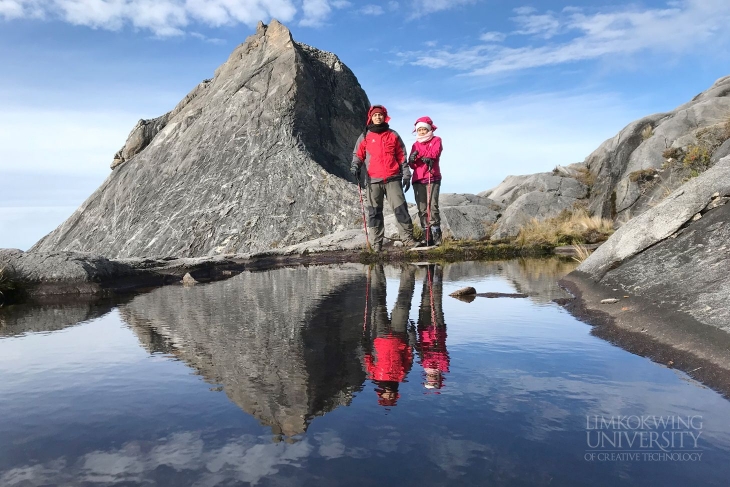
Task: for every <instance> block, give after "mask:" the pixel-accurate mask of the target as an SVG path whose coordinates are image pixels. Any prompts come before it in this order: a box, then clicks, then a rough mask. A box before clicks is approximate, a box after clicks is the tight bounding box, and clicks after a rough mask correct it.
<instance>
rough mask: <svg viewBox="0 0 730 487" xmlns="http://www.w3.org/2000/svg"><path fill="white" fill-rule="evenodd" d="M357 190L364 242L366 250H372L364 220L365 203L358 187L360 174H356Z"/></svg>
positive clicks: (366, 224)
mask: <svg viewBox="0 0 730 487" xmlns="http://www.w3.org/2000/svg"><path fill="white" fill-rule="evenodd" d="M357 191H358V192H359V193H360V210H361V211H362V226H363V228H364V229H365V244H366V245H367V249H368V250H372V247H370V236H369V235H368V223H367V220H365V204H364V203H363V202H362V188H361V187H360V175H359V174H358V176H357Z"/></svg>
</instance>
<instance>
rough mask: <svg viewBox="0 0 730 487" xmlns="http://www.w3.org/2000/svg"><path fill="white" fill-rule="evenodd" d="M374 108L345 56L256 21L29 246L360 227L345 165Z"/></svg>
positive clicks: (227, 249)
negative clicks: (91, 189)
mask: <svg viewBox="0 0 730 487" xmlns="http://www.w3.org/2000/svg"><path fill="white" fill-rule="evenodd" d="M368 105H369V102H368V99H367V96H366V95H365V92H364V91H363V90H362V88H361V87H360V84H359V83H358V81H357V78H355V76H354V74H353V73H352V71H350V70H349V69H348V68H347V66H345V65H344V64H343V63H342V62H341V61H340V60H339V59H338V58H337V56H335V55H334V54H332V53H328V52H324V51H321V50H319V49H316V48H313V47H310V46H307V45H304V44H299V43H297V42H295V41H294V40H293V38H292V35H291V32H290V31H289V29H287V28H286V27H285V26H284V25H282V24H281V23H279V22H278V21H276V20H272V21H271V23H270V24H269V25H265V24H263V23H262V22H260V23H259V25H258V27H257V29H256V32H255V33H254V34H253V35H251V36H249V37H248V38H247V39H246V41H245V42H244V43H242V44H241V45H239V46H238V47H236V48H235V49H234V50H233V52H232V53H231V55H230V56H229V58H228V60H227V61H226V62H225V63H223V64H222V65H221V66H220V67H219V68H218V69H217V70H216V71H215V75H214V76H213V78H212V79H208V80H204V81H203V82H201V83H200V84H199V85H198V86H196V87H195V88H194V89H193V90H192V91H191V92H190V93H188V95H186V96H185V97H184V98H183V99H182V100H181V101H180V102H179V103H178V104H177V106H176V107H175V108H173V109H172V110H171V111H170V112H168V113H166V114H164V115H162V116H161V117H158V118H155V119H151V120H140V121H139V122H138V123H137V125H136V126H135V127H134V128H133V129H132V132H131V133H130V135H129V137H128V139H127V141H126V143H125V144H124V146H123V147H122V149H121V150H120V151H119V152H117V154H116V155H115V157H114V162H113V163H112V168H113V172H112V174H111V175H110V176H109V178H107V180H106V181H105V182H104V183H103V184H102V186H101V187H100V188H99V189H98V190H97V191H96V192H95V193H94V194H92V195H91V197H89V199H88V200H86V201H85V202H84V203H83V204H82V205H81V207H80V208H79V209H78V210H76V212H75V213H74V214H73V215H72V216H71V217H70V218H69V219H68V220H67V221H66V222H64V223H63V224H62V225H61V226H60V227H59V228H57V229H56V230H54V231H53V232H52V233H50V234H49V235H47V236H46V237H44V238H43V239H42V240H41V241H39V242H38V243H37V244H36V245H35V246H34V247H33V249H32V250H34V251H50V250H76V251H86V252H95V253H100V254H102V255H105V256H107V257H141V256H168V255H175V256H201V255H211V254H217V253H236V252H250V251H261V250H267V249H270V248H276V247H282V246H285V245H289V244H294V243H298V242H302V241H306V240H310V239H313V238H317V237H320V236H322V235H326V234H328V233H332V232H334V231H337V230H342V229H346V228H353V227H355V226H356V225H357V224H358V221H359V220H358V215H359V213H358V211H359V210H358V207H357V204H356V203H357V196H356V189H355V187H354V185H352V184H350V183H348V182H347V179H348V178H349V174H348V171H347V170H348V167H349V159H350V153H351V150H352V145H353V143H354V141H355V140H356V139H357V136H358V134H359V133H360V132H361V130H362V124H363V120H364V119H365V117H366V113H367V107H368Z"/></svg>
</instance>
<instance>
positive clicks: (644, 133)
mask: <svg viewBox="0 0 730 487" xmlns="http://www.w3.org/2000/svg"><path fill="white" fill-rule="evenodd" d="M652 135H654V127H652V126H651V124H646V125H644V128H643V129H641V140H647V139H648V138H650V137H651V136H652Z"/></svg>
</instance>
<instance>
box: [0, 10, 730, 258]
mask: <svg viewBox="0 0 730 487" xmlns="http://www.w3.org/2000/svg"><path fill="white" fill-rule="evenodd" d="M89 2H91V0H74V2H60V1H59V0H50V1H49V2H47V3H46V4H44V5H43V6H41V5H40V4H39V3H38V2H35V1H32V0H8V1H6V2H3V3H2V4H1V5H0V25H2V26H3V29H2V30H0V62H2V63H3V65H4V66H7V67H8V72H7V74H5V75H4V76H3V77H2V79H0V104H2V105H3V107H4V110H3V111H2V113H0V181H2V183H3V191H2V192H0V248H6V247H11V248H21V249H22V250H27V249H28V248H29V247H30V246H31V245H32V244H33V243H35V242H36V241H37V240H38V239H39V238H41V237H43V236H44V235H45V234H47V233H49V232H50V231H52V230H53V229H54V228H56V227H57V226H58V225H59V224H61V223H62V222H63V221H64V220H65V219H66V218H68V216H70V215H71V213H72V212H73V211H74V210H75V209H76V208H78V206H80V205H81V204H82V203H83V201H84V200H85V199H86V198H88V197H89V196H90V195H91V194H92V193H93V191H95V190H96V189H97V187H98V186H99V185H100V184H101V183H102V182H103V181H104V179H105V178H106V177H107V176H108V175H109V174H110V172H111V171H110V169H109V164H110V163H111V161H112V157H113V155H114V153H116V151H117V150H119V148H121V147H122V145H123V144H124V142H125V140H126V138H127V135H128V134H129V132H130V131H131V129H132V128H133V127H134V125H135V124H136V122H137V121H138V120H139V119H140V118H144V119H150V118H156V117H158V116H160V115H162V114H164V113H166V112H168V111H169V110H171V109H172V108H173V107H174V106H175V105H176V104H177V102H178V101H179V100H180V99H182V98H183V97H184V96H185V95H186V94H187V93H188V92H189V91H190V90H191V89H192V88H193V87H194V86H196V85H197V84H198V83H199V82H200V81H202V80H203V79H206V78H210V77H212V75H213V72H214V71H215V69H216V68H217V67H218V66H219V65H220V64H222V63H223V62H225V60H226V59H227V58H228V56H229V54H230V52H231V51H232V50H233V49H234V48H235V46H237V45H238V44H240V43H241V42H243V41H244V40H245V38H246V37H248V36H249V35H251V34H252V33H253V32H254V31H255V28H256V23H257V22H258V21H259V20H262V21H263V22H264V23H266V24H269V23H270V22H271V19H272V18H274V17H276V18H278V20H279V21H281V22H282V23H283V24H284V25H286V26H287V27H288V28H289V29H290V30H291V31H292V35H293V37H294V39H295V40H296V41H297V42H301V43H305V44H308V45H311V46H313V47H316V48H318V49H321V50H326V51H330V52H333V53H334V54H336V55H337V56H338V57H339V58H340V59H341V60H342V62H343V63H345V64H346V65H347V66H348V67H349V68H350V69H351V70H352V71H353V73H355V76H357V78H358V80H359V81H360V84H361V86H362V87H363V89H364V90H365V92H366V93H367V95H368V97H369V99H370V101H371V103H380V104H383V105H385V106H386V107H387V108H388V110H389V112H390V114H391V117H392V121H391V125H392V126H393V128H394V129H395V130H397V131H398V132H399V133H400V134H401V136H402V137H403V139H404V141H405V143H406V145H407V146H409V147H410V144H411V142H412V134H411V128H412V124H413V122H414V121H415V119H416V118H418V117H419V116H422V115H429V116H431V117H432V118H433V119H434V121H435V122H436V124H437V125H438V126H439V130H438V132H437V135H440V136H441V137H442V138H443V139H444V147H445V152H444V160H443V168H444V171H443V172H444V181H443V189H442V191H443V192H446V193H473V194H476V193H479V192H481V191H485V190H487V189H490V188H492V187H494V186H496V185H497V184H499V183H500V182H501V181H502V180H504V178H505V177H507V176H508V175H517V174H532V173H536V172H549V171H550V170H552V169H553V168H554V167H555V166H556V165H558V164H560V165H568V164H571V163H575V162H582V161H583V160H585V158H586V157H587V156H588V155H590V154H591V153H592V152H593V151H594V150H595V149H597V148H598V147H599V146H600V144H601V143H603V142H604V141H605V140H607V139H609V138H611V137H613V136H615V135H616V134H617V133H618V132H619V131H620V130H622V129H623V128H624V127H625V126H626V125H628V124H629V123H631V122H633V121H634V120H637V119H640V118H643V117H645V116H648V115H651V114H653V113H659V112H667V111H671V110H673V109H675V108H676V107H677V106H679V105H682V104H684V103H686V102H688V101H690V100H691V99H692V98H693V97H694V96H696V95H697V94H698V93H701V92H703V91H705V90H707V89H708V88H710V86H712V84H713V83H714V82H715V81H716V80H718V79H720V78H723V77H725V76H727V75H729V74H730V71H727V70H726V69H727V68H725V66H727V65H728V63H727V61H728V59H727V58H728V57H730V54H729V53H728V51H727V49H726V48H727V47H728V44H730V42H728V41H729V40H730V34H728V33H726V32H725V29H723V27H722V26H724V25H727V23H728V21H730V5H728V4H727V2H722V1H719V0H686V1H679V2H668V1H649V2H643V3H641V4H636V3H631V2H623V1H622V2H619V3H618V4H613V3H612V4H608V3H603V2H596V1H588V0H582V1H577V2H571V3H565V2H557V1H552V0H547V1H545V2H541V5H540V7H539V9H537V8H534V7H531V6H529V5H523V6H519V7H516V8H515V7H513V6H510V5H509V2H505V1H503V0H498V1H497V0H495V1H487V0H484V1H478V0H455V1H452V2H443V1H440V0H439V1H434V2H431V3H429V4H422V3H419V2H411V1H407V2H403V1H401V2H395V1H390V2H387V1H386V2H376V3H372V4H369V5H364V6H363V5H361V4H355V3H353V2H348V1H344V0H335V1H331V0H303V2H301V5H300V3H298V2H297V3H295V2H293V1H291V0H281V1H280V2H277V4H276V5H275V6H270V5H267V2H266V1H263V0H237V1H235V2H227V3H224V2H222V1H218V0H212V1H211V2H209V6H211V7H215V8H209V9H208V10H206V11H198V10H195V9H192V8H191V7H189V6H188V4H186V3H185V2H183V1H182V0H161V1H160V2H157V3H156V5H155V8H153V9H148V10H149V11H146V10H145V9H144V8H141V5H142V4H141V2H139V0H124V2H123V4H124V5H125V8H122V9H113V8H111V3H110V2H109V1H106V0H100V1H97V2H95V5H96V6H97V7H98V8H91V3H89ZM69 5H75V6H76V8H73V9H72V8H71V7H69ZM232 5H233V6H232ZM414 6H417V7H414ZM687 73H691V74H692V75H691V76H687ZM353 143H354V141H353ZM408 196H409V198H412V196H411V195H408Z"/></svg>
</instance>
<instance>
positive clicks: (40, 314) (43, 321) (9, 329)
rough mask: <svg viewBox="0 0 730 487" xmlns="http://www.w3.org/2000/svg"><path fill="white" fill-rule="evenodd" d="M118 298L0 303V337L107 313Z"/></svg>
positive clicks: (64, 325) (62, 325)
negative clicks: (2, 304) (37, 302)
mask: <svg viewBox="0 0 730 487" xmlns="http://www.w3.org/2000/svg"><path fill="white" fill-rule="evenodd" d="M117 302H118V301H117ZM117 302H114V301H111V300H99V299H98V298H95V297H91V298H88V299H82V298H77V299H70V300H69V299H66V300H65V301H64V302H62V303H47V304H22V305H16V306H8V307H7V308H1V307H0V338H5V337H14V336H20V335H25V334H27V333H44V332H51V331H59V330H63V329H65V328H68V327H71V326H74V325H78V324H80V323H84V322H87V321H89V320H93V319H94V318H98V317H100V316H103V315H105V314H107V313H108V312H109V311H111V310H112V309H113V308H114V306H116V304H117Z"/></svg>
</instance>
